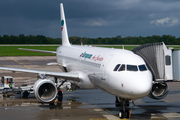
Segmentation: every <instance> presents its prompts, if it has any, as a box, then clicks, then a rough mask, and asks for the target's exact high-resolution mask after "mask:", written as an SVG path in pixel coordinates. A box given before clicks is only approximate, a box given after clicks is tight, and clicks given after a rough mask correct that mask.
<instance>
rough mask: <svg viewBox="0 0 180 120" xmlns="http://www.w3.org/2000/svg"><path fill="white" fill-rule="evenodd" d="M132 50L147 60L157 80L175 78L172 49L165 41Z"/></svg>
mask: <svg viewBox="0 0 180 120" xmlns="http://www.w3.org/2000/svg"><path fill="white" fill-rule="evenodd" d="M132 51H133V52H134V53H135V54H137V55H139V56H141V57H142V58H143V59H144V60H145V62H146V63H147V66H148V68H149V70H150V71H151V72H152V74H153V79H154V80H155V81H164V80H173V68H172V67H173V66H172V62H171V61H172V50H171V49H167V47H166V46H165V44H164V43H163V42H161V43H151V44H145V45H142V46H139V47H136V48H134V49H133V50H132ZM179 55H180V54H179Z"/></svg>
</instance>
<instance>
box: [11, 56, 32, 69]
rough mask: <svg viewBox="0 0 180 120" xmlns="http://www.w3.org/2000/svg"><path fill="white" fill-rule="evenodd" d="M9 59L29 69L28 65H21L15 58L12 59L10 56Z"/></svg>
mask: <svg viewBox="0 0 180 120" xmlns="http://www.w3.org/2000/svg"><path fill="white" fill-rule="evenodd" d="M11 60H13V61H15V62H17V63H18V64H20V65H22V66H23V67H25V68H27V69H30V68H29V67H27V66H26V65H23V64H22V63H20V62H18V61H17V60H15V59H13V58H11Z"/></svg>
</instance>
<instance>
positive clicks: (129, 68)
mask: <svg viewBox="0 0 180 120" xmlns="http://www.w3.org/2000/svg"><path fill="white" fill-rule="evenodd" d="M127 70H128V71H138V68H137V66H136V65H127Z"/></svg>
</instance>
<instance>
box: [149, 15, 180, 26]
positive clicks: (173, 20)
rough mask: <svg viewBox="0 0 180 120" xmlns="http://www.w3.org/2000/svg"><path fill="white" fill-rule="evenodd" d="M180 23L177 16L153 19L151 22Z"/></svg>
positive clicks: (170, 24) (160, 23) (171, 24)
mask: <svg viewBox="0 0 180 120" xmlns="http://www.w3.org/2000/svg"><path fill="white" fill-rule="evenodd" d="M178 23H179V20H178V19H177V18H169V17H166V18H162V19H157V20H153V21H151V22H150V24H155V25H156V26H160V25H162V26H174V25H177V24H178Z"/></svg>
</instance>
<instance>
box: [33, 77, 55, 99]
mask: <svg viewBox="0 0 180 120" xmlns="http://www.w3.org/2000/svg"><path fill="white" fill-rule="evenodd" d="M33 89H34V94H35V97H36V98H37V99H38V100H40V101H42V102H51V101H53V100H54V99H55V98H56V96H57V87H56V85H55V83H54V82H52V81H51V80H47V79H39V80H38V81H36V82H35V84H34V88H33Z"/></svg>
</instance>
